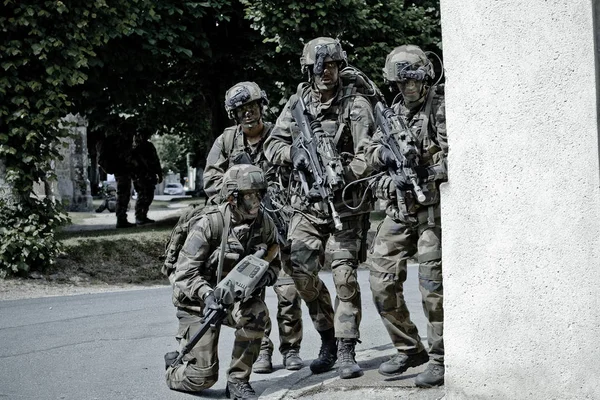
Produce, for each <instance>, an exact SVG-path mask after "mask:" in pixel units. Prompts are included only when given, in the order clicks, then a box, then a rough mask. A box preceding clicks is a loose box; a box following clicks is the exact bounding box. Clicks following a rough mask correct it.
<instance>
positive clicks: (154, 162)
mask: <svg viewBox="0 0 600 400" xmlns="http://www.w3.org/2000/svg"><path fill="white" fill-rule="evenodd" d="M131 155H132V166H133V174H132V175H133V177H134V178H136V177H144V176H153V177H154V178H155V179H156V175H162V169H161V166H160V160H159V158H158V153H157V152H156V147H154V145H153V144H152V142H149V141H143V142H141V143H140V144H138V145H137V146H136V147H134V148H133V150H132V152H131Z"/></svg>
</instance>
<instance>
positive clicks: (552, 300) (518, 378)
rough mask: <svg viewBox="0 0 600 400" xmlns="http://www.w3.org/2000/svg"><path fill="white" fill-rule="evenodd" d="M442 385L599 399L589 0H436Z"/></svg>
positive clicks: (497, 394) (482, 393) (488, 394)
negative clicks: (444, 176)
mask: <svg viewBox="0 0 600 400" xmlns="http://www.w3.org/2000/svg"><path fill="white" fill-rule="evenodd" d="M441 8H442V34H443V45H444V61H445V67H446V71H447V83H446V107H447V108H446V109H447V128H448V136H449V141H450V154H449V169H450V170H449V183H448V184H446V185H445V187H444V188H443V192H442V196H443V197H442V219H443V229H444V249H443V251H444V253H443V262H444V287H445V299H444V301H445V303H444V306H445V321H446V324H445V332H444V340H445V345H446V392H447V395H446V399H447V400H454V399H510V400H512V399H536V400H539V399H560V400H565V399H578V400H579V399H600V374H598V373H597V372H596V371H597V368H598V361H600V346H599V343H600V300H599V299H600V191H599V182H600V177H599V171H600V166H599V163H598V159H599V157H598V121H597V112H596V110H597V99H596V70H595V52H594V42H593V40H594V31H593V21H592V15H593V9H592V2H591V1H589V0H563V1H557V0H554V1H553V0H548V1H541V0H528V1H523V0H503V1H490V0H470V1H464V0H441Z"/></svg>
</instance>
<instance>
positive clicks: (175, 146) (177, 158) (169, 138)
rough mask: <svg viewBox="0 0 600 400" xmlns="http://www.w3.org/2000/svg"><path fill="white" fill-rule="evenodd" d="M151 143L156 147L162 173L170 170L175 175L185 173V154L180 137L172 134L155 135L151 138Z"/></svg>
mask: <svg viewBox="0 0 600 400" xmlns="http://www.w3.org/2000/svg"><path fill="white" fill-rule="evenodd" d="M152 143H154V146H155V147H156V152H157V153H158V158H159V159H160V165H161V167H162V170H163V173H165V174H166V173H167V171H169V170H171V171H173V172H175V173H178V172H183V173H184V175H185V173H186V172H187V169H186V166H187V165H186V156H185V155H186V152H185V148H184V146H183V143H182V139H181V136H177V135H173V134H170V133H168V134H164V135H160V136H159V135H156V136H154V137H153V138H152Z"/></svg>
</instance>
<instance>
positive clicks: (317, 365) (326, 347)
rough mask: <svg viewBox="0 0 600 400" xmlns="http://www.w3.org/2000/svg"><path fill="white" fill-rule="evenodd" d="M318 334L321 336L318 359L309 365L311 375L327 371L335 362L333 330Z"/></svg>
mask: <svg viewBox="0 0 600 400" xmlns="http://www.w3.org/2000/svg"><path fill="white" fill-rule="evenodd" d="M319 334H320V335H321V349H320V350H319V357H318V358H316V359H314V360H313V362H312V363H311V364H310V370H311V371H312V372H313V374H320V373H323V372H327V371H329V370H330V369H332V368H333V366H334V365H335V362H336V360H337V342H336V339H335V333H334V330H333V328H331V329H328V330H326V331H322V332H319Z"/></svg>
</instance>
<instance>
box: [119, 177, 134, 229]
mask: <svg viewBox="0 0 600 400" xmlns="http://www.w3.org/2000/svg"><path fill="white" fill-rule="evenodd" d="M115 180H116V181H117V207H116V209H115V215H116V216H117V220H123V219H127V209H128V208H129V199H130V198H131V175H129V174H128V173H124V174H119V175H115Z"/></svg>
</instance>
